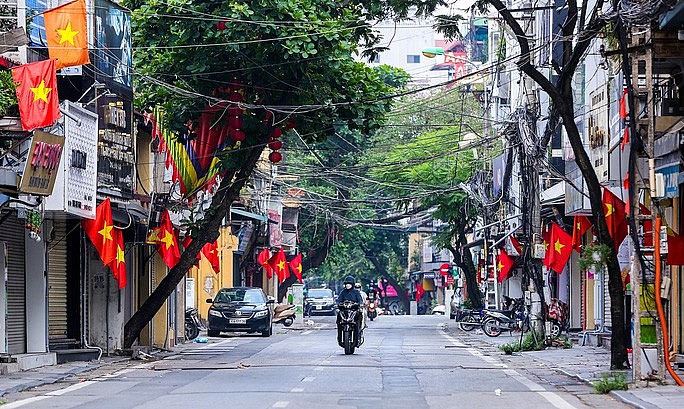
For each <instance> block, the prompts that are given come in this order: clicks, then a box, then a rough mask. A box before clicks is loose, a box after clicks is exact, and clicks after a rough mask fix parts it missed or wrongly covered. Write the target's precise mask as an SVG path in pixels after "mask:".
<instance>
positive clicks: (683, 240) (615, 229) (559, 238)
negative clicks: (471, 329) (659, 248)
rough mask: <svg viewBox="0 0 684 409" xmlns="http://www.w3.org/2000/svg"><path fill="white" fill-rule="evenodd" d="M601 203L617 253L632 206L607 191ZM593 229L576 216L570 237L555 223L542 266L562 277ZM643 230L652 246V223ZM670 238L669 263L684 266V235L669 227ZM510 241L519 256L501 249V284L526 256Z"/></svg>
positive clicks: (645, 211) (547, 233)
mask: <svg viewBox="0 0 684 409" xmlns="http://www.w3.org/2000/svg"><path fill="white" fill-rule="evenodd" d="M602 202H603V210H604V215H605V217H606V224H607V225H608V231H609V232H610V236H611V237H612V238H613V242H614V243H615V250H616V251H617V249H618V248H619V246H620V244H622V242H623V241H624V239H625V237H627V232H628V226H627V215H628V214H629V205H628V204H625V203H624V202H623V201H622V200H620V198H618V197H617V196H616V195H615V194H613V193H612V192H611V191H610V190H608V189H606V188H604V189H603V198H602ZM639 206H640V208H639V210H640V212H641V214H642V215H650V214H651V212H650V211H649V210H648V209H647V208H646V207H645V206H644V205H643V204H639ZM592 226H593V223H592V222H591V220H590V219H589V218H588V217H587V216H575V217H574V220H573V226H572V234H570V233H568V232H566V231H565V230H564V229H563V228H562V227H561V226H559V225H558V224H556V223H554V222H552V223H551V227H550V228H549V229H547V230H545V231H544V233H543V234H542V238H543V240H544V246H545V247H546V253H545V256H544V259H543V260H542V263H543V264H544V265H545V266H546V267H547V268H548V269H550V270H553V271H555V272H556V273H558V274H561V273H562V272H563V269H564V268H565V265H566V264H567V263H568V260H569V259H570V255H571V254H572V251H573V250H575V251H577V252H578V253H579V252H580V251H581V250H582V237H583V236H584V234H585V233H586V232H587V231H588V230H589V229H590V228H591V227H592ZM643 228H644V245H645V246H647V247H650V246H652V245H653V225H652V222H651V221H649V220H646V221H644V222H643ZM667 235H668V237H667V245H668V255H667V263H668V264H669V265H684V236H680V235H678V234H676V233H674V231H673V230H672V229H670V228H669V227H668V228H667ZM510 241H511V245H512V247H513V248H514V249H515V252H516V253H517V254H510V255H509V254H508V253H506V251H505V250H503V249H499V257H498V263H497V269H498V270H499V277H498V280H499V282H502V281H504V280H505V279H507V278H509V277H510V276H511V271H512V269H513V267H515V264H516V256H520V255H522V254H523V246H522V244H520V242H518V240H516V239H515V237H513V236H510Z"/></svg>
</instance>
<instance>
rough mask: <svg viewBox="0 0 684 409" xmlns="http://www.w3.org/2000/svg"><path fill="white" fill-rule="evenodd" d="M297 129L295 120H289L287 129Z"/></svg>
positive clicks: (286, 125)
mask: <svg viewBox="0 0 684 409" xmlns="http://www.w3.org/2000/svg"><path fill="white" fill-rule="evenodd" d="M296 127H297V124H296V123H295V121H294V119H292V118H290V119H288V120H287V123H286V124H285V128H287V129H294V128H296Z"/></svg>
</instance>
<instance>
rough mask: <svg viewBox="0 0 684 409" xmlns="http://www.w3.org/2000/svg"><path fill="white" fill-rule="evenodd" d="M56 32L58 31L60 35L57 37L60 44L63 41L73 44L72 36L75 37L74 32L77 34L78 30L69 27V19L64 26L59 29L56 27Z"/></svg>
mask: <svg viewBox="0 0 684 409" xmlns="http://www.w3.org/2000/svg"><path fill="white" fill-rule="evenodd" d="M57 33H59V35H60V36H61V37H60V39H59V43H60V44H62V43H65V42H69V44H71V45H75V44H74V37H76V34H78V31H74V30H72V29H71V21H70V22H68V23H67V26H66V28H63V29H61V30H60V29H57Z"/></svg>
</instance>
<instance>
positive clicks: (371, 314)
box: [368, 298, 378, 321]
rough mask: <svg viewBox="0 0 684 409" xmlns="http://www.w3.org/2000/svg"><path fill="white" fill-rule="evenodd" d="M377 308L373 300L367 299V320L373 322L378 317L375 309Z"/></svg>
mask: <svg viewBox="0 0 684 409" xmlns="http://www.w3.org/2000/svg"><path fill="white" fill-rule="evenodd" d="M377 307H378V304H377V302H376V301H375V299H374V298H369V299H368V319H369V320H371V321H373V320H374V319H375V317H377V316H378V311H377V310H376V308H377Z"/></svg>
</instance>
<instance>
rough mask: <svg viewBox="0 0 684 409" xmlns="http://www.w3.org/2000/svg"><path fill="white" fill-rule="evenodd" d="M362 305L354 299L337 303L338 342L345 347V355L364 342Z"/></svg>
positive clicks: (351, 352)
mask: <svg viewBox="0 0 684 409" xmlns="http://www.w3.org/2000/svg"><path fill="white" fill-rule="evenodd" d="M361 314H362V312H361V306H360V305H359V304H358V303H355V302H352V301H344V302H342V303H340V304H338V305H337V343H338V344H339V345H340V346H341V347H342V348H344V354H345V355H351V354H353V353H354V350H355V349H356V348H357V347H360V346H361V344H363V329H361V328H360V326H361V321H362V318H361Z"/></svg>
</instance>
